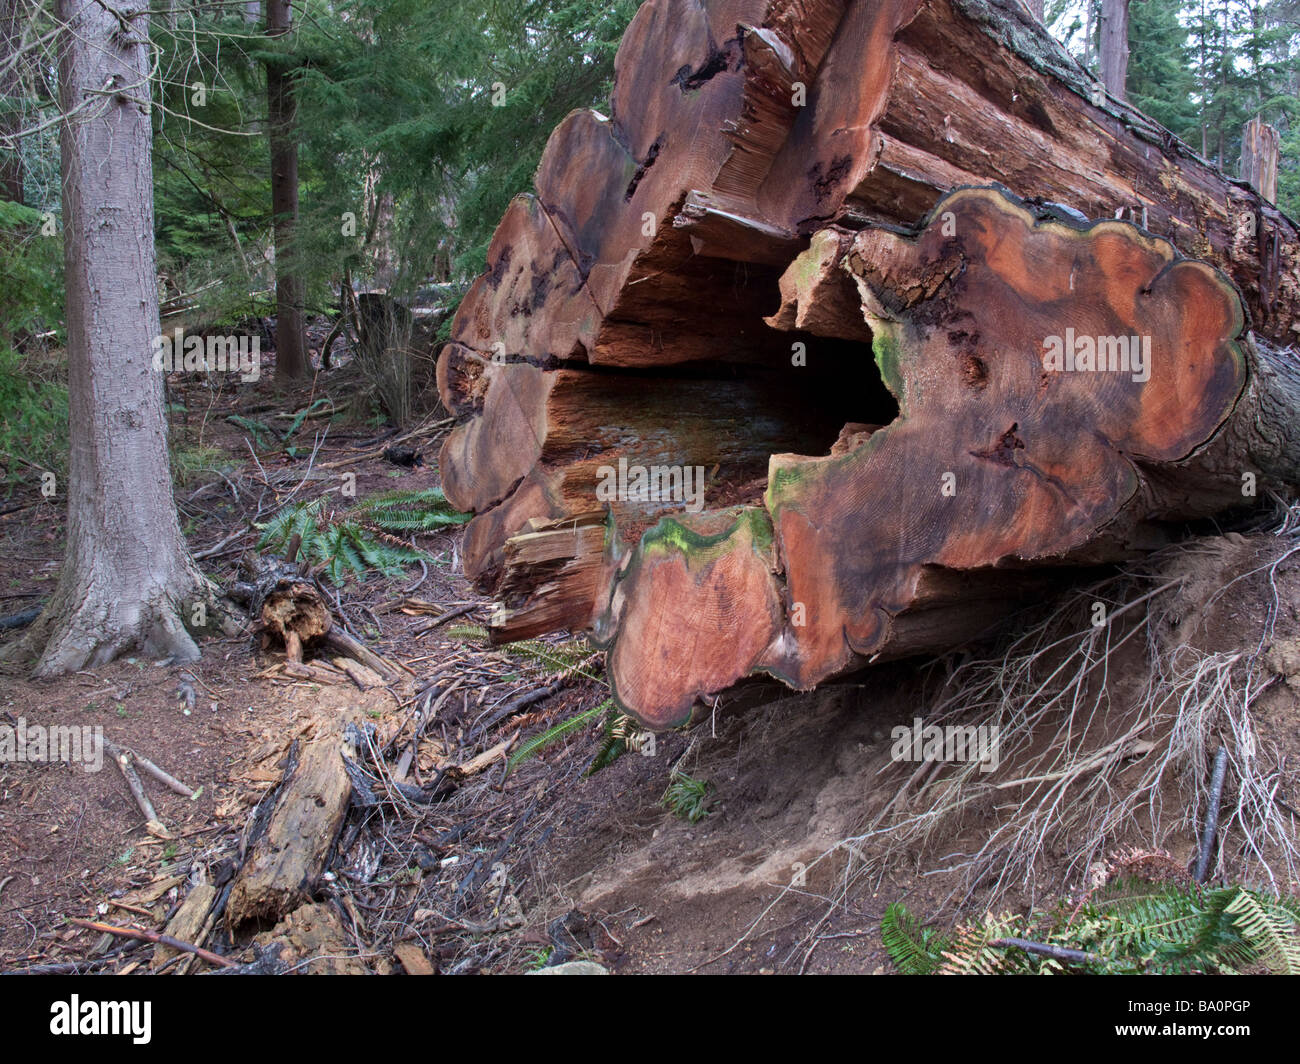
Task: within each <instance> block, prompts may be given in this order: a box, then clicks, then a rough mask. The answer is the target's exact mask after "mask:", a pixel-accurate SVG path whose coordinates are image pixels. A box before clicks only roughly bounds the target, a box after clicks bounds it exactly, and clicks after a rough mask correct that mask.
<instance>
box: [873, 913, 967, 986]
mask: <svg viewBox="0 0 1300 1064" xmlns="http://www.w3.org/2000/svg"><path fill="white" fill-rule="evenodd" d="M880 937H881V939H882V940H883V941H884V943H885V949H886V950H887V951H888V952H889V958H890V960H892V961H893V962H894V967H896V968H897V969H898V970H899V971H900V972H902V973H903V974H904V975H933V974H934V973H935V972H937V971H938V970H939V966H940V965H941V964H943V953H944V950H946V949H948V948H949V947H950V945H951V943H950V941H949V940H948V938H947V937H946V936H944V935H940V934H937V933H936V932H934V931H931V930H930V929H929V928H926V927H922V926H921V925H920V923H919V922H918V921H917V919H916V917H915V916H913V915H912V914H911V913H910V912H908V910H907V907H906V906H905V905H904V904H903V903H902V902H901V901H896V902H892V903H891V904H890V905H889V907H888V908H886V909H885V915H884V916H883V917H882V918H881V921H880Z"/></svg>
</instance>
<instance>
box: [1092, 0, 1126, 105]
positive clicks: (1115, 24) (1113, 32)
mask: <svg viewBox="0 0 1300 1064" xmlns="http://www.w3.org/2000/svg"><path fill="white" fill-rule="evenodd" d="M1128 5H1129V0H1101V27H1100V30H1101V48H1100V53H1099V54H1100V58H1101V81H1102V84H1103V85H1105V86H1106V91H1107V92H1108V93H1110V94H1111V95H1112V96H1114V97H1115V99H1117V100H1127V99H1128V93H1127V85H1128Z"/></svg>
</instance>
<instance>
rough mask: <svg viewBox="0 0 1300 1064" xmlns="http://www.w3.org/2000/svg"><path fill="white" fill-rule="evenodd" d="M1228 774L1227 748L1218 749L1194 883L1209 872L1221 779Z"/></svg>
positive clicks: (1217, 829) (1216, 829)
mask: <svg viewBox="0 0 1300 1064" xmlns="http://www.w3.org/2000/svg"><path fill="white" fill-rule="evenodd" d="M1227 772H1228V748H1227V747H1226V746H1221V747H1219V752H1218V753H1217V754H1215V755H1214V774H1213V775H1212V776H1211V777H1210V805H1209V808H1208V809H1207V810H1206V811H1205V831H1204V832H1203V833H1202V835H1201V853H1200V856H1199V857H1197V859H1196V877H1195V878H1196V882H1197V883H1204V882H1205V876H1206V874H1207V873H1208V872H1209V870H1210V851H1211V850H1213V849H1214V836H1215V835H1216V834H1217V833H1218V831H1219V802H1220V801H1221V800H1222V799H1223V778H1224V776H1225V775H1227Z"/></svg>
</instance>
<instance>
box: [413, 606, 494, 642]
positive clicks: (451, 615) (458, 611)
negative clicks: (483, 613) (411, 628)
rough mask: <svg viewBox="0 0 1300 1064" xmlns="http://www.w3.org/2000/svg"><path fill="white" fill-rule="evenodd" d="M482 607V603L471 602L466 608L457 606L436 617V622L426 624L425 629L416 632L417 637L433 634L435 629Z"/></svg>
mask: <svg viewBox="0 0 1300 1064" xmlns="http://www.w3.org/2000/svg"><path fill="white" fill-rule="evenodd" d="M480 605H481V603H478V602H470V603H467V604H466V605H464V606H457V607H456V608H455V609H454V610H448V611H447V612H446V613H444V614H442V615H441V616H440V617H436V618H435V619H434V620H432V621H430V622H429V623H428V624H426V625H425V626H424V627H423V628H421V629H420V630H419V631H418V632H416V633H415V635H417V636H421V635H427V634H428V633H429V632H432V631H433V630H434V629H435V628H437V627H439V626H440V625H444V624H446V623H447V622H448V621H453V620H455V619H456V618H457V617H464V616H465V614H467V613H470V612H472V611H473V610H476V609H478V608H479V606H480Z"/></svg>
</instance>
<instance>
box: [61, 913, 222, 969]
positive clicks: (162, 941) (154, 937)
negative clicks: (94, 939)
mask: <svg viewBox="0 0 1300 1064" xmlns="http://www.w3.org/2000/svg"><path fill="white" fill-rule="evenodd" d="M68 922H69V923H72V924H76V925H77V926H78V927H84V928H86V929H87V930H88V931H98V932H99V933H100V934H104V935H116V936H117V937H119V938H135V939H139V940H140V941H141V942H152V943H154V944H155V945H159V946H168V947H170V948H171V949H176V950H180V951H181V952H182V953H193V954H194V956H196V957H198V958H200V959H201V960H205V961H207V962H208V963H209V964H215V965H216V966H217V967H218V968H237V967H239V965H238V964H236V963H235V962H234V961H232V960H230V959H229V958H226V957H223V956H221V954H219V953H213V952H212V951H211V950H206V949H203V947H201V946H196V945H194V944H193V943H192V942H182V941H181V940H180V939H178V938H172V937H171V935H164V934H162V933H160V932H158V931H143V930H140V929H139V928H135V927H115V926H114V925H112V924H99V923H96V922H95V921H93V920H77V919H73V918H69V920H68Z"/></svg>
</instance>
